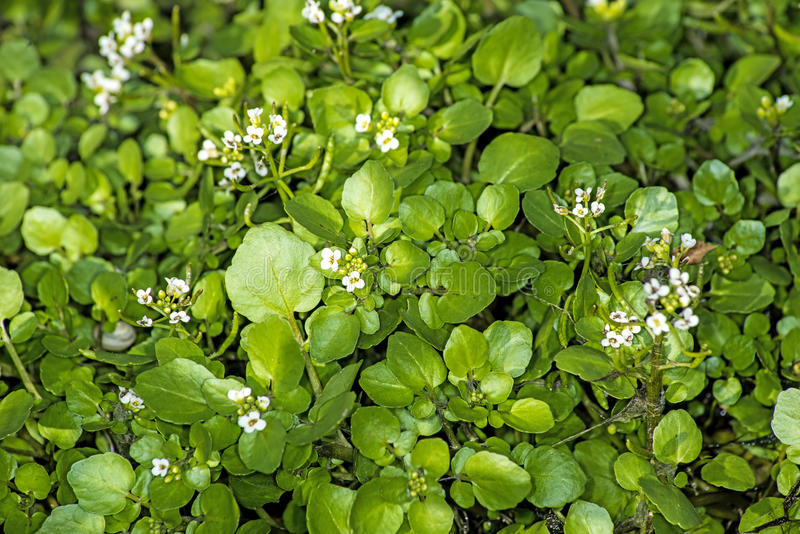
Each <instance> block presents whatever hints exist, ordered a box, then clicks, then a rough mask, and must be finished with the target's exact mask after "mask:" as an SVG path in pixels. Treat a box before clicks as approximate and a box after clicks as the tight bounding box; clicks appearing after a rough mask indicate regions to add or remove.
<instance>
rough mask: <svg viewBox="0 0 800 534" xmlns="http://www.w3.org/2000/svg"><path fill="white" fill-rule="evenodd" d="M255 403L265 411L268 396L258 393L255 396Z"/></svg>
mask: <svg viewBox="0 0 800 534" xmlns="http://www.w3.org/2000/svg"><path fill="white" fill-rule="evenodd" d="M256 404H257V405H258V407H259V408H260V409H261V411H262V412H265V411H267V408H269V397H267V396H266V395H259V396H258V397H256Z"/></svg>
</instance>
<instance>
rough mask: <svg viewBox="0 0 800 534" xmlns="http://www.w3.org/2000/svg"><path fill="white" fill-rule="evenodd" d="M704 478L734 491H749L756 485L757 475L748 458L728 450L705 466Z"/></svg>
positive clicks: (702, 472) (702, 473)
mask: <svg viewBox="0 0 800 534" xmlns="http://www.w3.org/2000/svg"><path fill="white" fill-rule="evenodd" d="M700 474H701V475H702V477H703V480H705V481H706V482H708V483H709V484H713V485H714V486H719V487H722V488H727V489H729V490H733V491H747V490H749V489H750V488H752V487H753V486H755V485H756V477H755V475H754V474H753V470H752V469H751V468H750V464H748V463H747V460H745V459H744V458H742V457H740V456H734V455H733V454H729V453H727V452H721V453H719V454H718V455H717V456H716V457H715V458H714V459H713V460H711V461H710V462H708V463H707V464H706V465H704V466H703V469H702V471H701V472H700Z"/></svg>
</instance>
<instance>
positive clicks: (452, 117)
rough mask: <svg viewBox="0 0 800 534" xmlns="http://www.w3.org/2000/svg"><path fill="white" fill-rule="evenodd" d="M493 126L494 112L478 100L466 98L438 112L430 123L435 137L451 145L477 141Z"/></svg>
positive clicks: (429, 125)
mask: <svg viewBox="0 0 800 534" xmlns="http://www.w3.org/2000/svg"><path fill="white" fill-rule="evenodd" d="M491 124H492V110H491V109H489V108H487V107H485V106H483V105H481V103H480V102H478V101H477V100H473V99H472V98H465V99H464V100H459V101H458V102H456V103H455V104H453V105H452V106H449V107H446V108H444V109H442V110H439V111H438V112H436V113H435V114H434V115H433V116H432V117H431V118H430V120H429V122H428V128H429V129H430V132H431V134H432V135H434V136H435V137H438V138H439V139H441V140H442V141H445V142H447V143H450V144H451V145H461V144H464V143H469V142H470V141H472V140H473V139H476V138H477V137H478V136H479V135H480V134H482V133H483V132H485V131H486V129H487V128H488V127H489V126H490V125H491Z"/></svg>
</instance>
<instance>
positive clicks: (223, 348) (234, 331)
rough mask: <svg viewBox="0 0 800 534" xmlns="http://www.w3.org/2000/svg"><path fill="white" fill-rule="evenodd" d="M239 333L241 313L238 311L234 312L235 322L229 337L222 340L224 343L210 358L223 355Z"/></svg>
mask: <svg viewBox="0 0 800 534" xmlns="http://www.w3.org/2000/svg"><path fill="white" fill-rule="evenodd" d="M238 333H239V314H238V313H237V312H233V324H232V325H231V332H230V334H228V337H226V338H225V341H223V342H222V345H221V346H220V347H219V349H218V350H217V351H216V352H215V353H214V354H212V355H211V356H210V357H209V358H210V359H212V360H213V359H214V358H217V357H219V356H222V355H223V354H224V353H225V351H226V350H228V347H230V346H231V344H232V343H233V342H234V341H235V340H236V334H238Z"/></svg>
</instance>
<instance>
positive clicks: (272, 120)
mask: <svg viewBox="0 0 800 534" xmlns="http://www.w3.org/2000/svg"><path fill="white" fill-rule="evenodd" d="M287 126H288V125H287V124H286V119H284V118H283V115H270V116H269V127H270V128H271V129H273V130H277V129H279V128H283V129H284V130H285V129H286V128H287Z"/></svg>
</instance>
